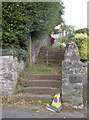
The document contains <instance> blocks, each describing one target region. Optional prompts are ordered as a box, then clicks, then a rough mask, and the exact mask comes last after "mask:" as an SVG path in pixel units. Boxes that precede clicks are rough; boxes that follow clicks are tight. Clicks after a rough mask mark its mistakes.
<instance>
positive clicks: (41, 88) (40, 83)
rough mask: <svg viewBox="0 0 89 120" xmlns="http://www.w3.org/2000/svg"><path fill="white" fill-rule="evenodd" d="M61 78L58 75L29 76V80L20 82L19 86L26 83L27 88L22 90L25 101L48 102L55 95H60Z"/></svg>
mask: <svg viewBox="0 0 89 120" xmlns="http://www.w3.org/2000/svg"><path fill="white" fill-rule="evenodd" d="M60 77H61V76H60V75H59V74H57V75H55V74H35V75H29V80H24V81H21V82H20V83H19V84H20V85H22V83H24V82H25V83H27V84H28V86H27V87H24V88H22V93H23V96H22V97H21V98H23V99H25V100H26V101H31V100H50V99H51V98H52V96H53V95H54V94H56V93H61V78H60Z"/></svg>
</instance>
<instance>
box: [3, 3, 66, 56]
mask: <svg viewBox="0 0 89 120" xmlns="http://www.w3.org/2000/svg"><path fill="white" fill-rule="evenodd" d="M63 9H64V7H63V4H62V3H61V2H58V3H53V2H50V3H49V2H29V3H28V2H3V3H2V30H3V36H2V37H3V38H2V48H3V49H8V48H10V49H14V48H15V49H18V50H19V49H22V50H24V51H26V52H28V47H29V34H30V33H34V32H35V33H40V32H41V31H42V32H45V33H50V32H51V31H52V30H53V28H54V27H55V26H56V25H57V24H59V23H61V22H62V21H63V20H62V17H61V15H62V14H63ZM22 54H23V52H22Z"/></svg>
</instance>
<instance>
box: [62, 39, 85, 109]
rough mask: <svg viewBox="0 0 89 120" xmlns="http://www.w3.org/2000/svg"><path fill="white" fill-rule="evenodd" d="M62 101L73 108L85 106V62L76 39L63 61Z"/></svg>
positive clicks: (69, 46)
mask: <svg viewBox="0 0 89 120" xmlns="http://www.w3.org/2000/svg"><path fill="white" fill-rule="evenodd" d="M62 101H63V103H67V104H68V105H70V106H71V107H73V108H81V109H82V108H83V63H82V62H81V61H80V57H79V52H78V48H77V45H76V43H75V42H74V41H70V42H69V44H68V47H67V48H66V51H65V60H63V62H62Z"/></svg>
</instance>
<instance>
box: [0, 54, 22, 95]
mask: <svg viewBox="0 0 89 120" xmlns="http://www.w3.org/2000/svg"><path fill="white" fill-rule="evenodd" d="M23 68H24V62H23V61H20V62H18V60H17V58H13V56H0V85H1V86H0V90H1V91H2V92H1V94H2V95H7V96H12V95H13V94H14V92H15V87H16V84H17V78H18V73H19V72H20V71H21V70H22V69H23Z"/></svg>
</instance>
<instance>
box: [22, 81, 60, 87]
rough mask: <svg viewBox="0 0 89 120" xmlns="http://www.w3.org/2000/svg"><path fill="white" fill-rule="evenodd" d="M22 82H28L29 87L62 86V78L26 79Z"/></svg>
mask: <svg viewBox="0 0 89 120" xmlns="http://www.w3.org/2000/svg"><path fill="white" fill-rule="evenodd" d="M22 83H27V85H29V87H39V86H40V87H56V88H58V87H60V86H61V80H29V81H24V82H22V81H21V83H20V84H22Z"/></svg>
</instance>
